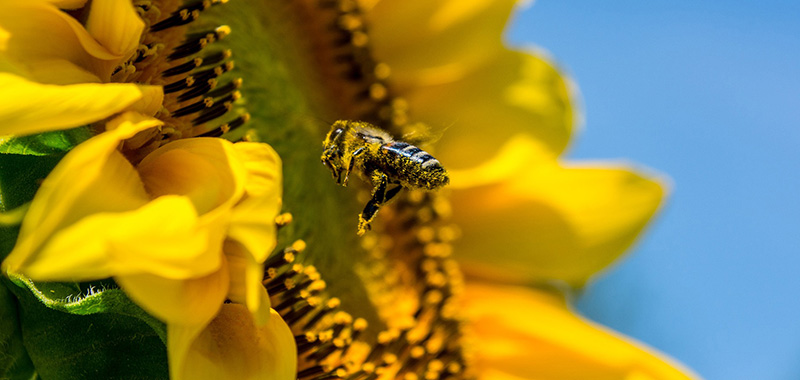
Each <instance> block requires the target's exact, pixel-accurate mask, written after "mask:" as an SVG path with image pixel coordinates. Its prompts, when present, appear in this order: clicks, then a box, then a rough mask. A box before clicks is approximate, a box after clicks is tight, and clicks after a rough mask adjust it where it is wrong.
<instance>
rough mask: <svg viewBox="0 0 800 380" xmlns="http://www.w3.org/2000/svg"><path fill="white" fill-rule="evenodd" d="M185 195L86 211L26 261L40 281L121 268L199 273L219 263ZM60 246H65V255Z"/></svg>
mask: <svg viewBox="0 0 800 380" xmlns="http://www.w3.org/2000/svg"><path fill="white" fill-rule="evenodd" d="M196 226H197V214H196V212H195V210H194V208H193V207H192V204H191V202H189V200H188V199H186V198H183V197H178V196H171V197H161V198H159V199H156V200H154V201H152V202H150V203H148V204H146V205H145V206H143V207H141V208H139V209H136V210H134V211H129V212H121V213H110V212H106V213H97V214H94V215H89V216H87V217H85V218H83V219H81V220H80V221H78V222H76V223H74V224H72V225H71V226H69V227H66V228H64V229H61V230H59V231H58V232H57V233H56V234H55V235H54V236H53V237H52V238H51V239H50V240H49V241H48V242H47V245H45V246H44V247H43V248H42V249H41V250H40V251H39V252H37V253H36V255H35V257H33V258H31V260H29V263H28V264H27V265H25V266H24V267H22V268H21V269H20V270H21V271H23V272H24V273H25V274H26V275H27V276H28V277H31V278H33V279H36V280H40V281H90V280H96V279H101V278H107V277H111V276H119V275H125V274H138V273H152V274H157V275H160V276H164V277H170V278H189V277H198V276H200V275H205V274H208V273H211V272H212V271H213V270H214V269H217V268H219V265H220V257H219V254H218V252H217V255H211V256H209V255H204V253H205V252H207V251H208V248H207V247H206V244H205V243H206V239H205V236H204V235H203V233H202V231H197V230H196ZM64 252H69V255H65V254H64Z"/></svg>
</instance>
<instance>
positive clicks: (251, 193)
mask: <svg viewBox="0 0 800 380" xmlns="http://www.w3.org/2000/svg"><path fill="white" fill-rule="evenodd" d="M234 149H235V150H236V152H237V153H238V155H239V157H240V159H241V160H242V162H243V163H244V167H245V169H246V171H247V185H246V187H245V196H244V198H243V199H242V200H241V201H240V202H239V203H238V204H237V205H236V207H235V208H234V209H233V215H232V217H231V222H230V223H231V224H230V227H229V229H228V236H229V237H230V238H231V239H234V240H236V241H238V242H239V243H240V244H242V245H243V246H244V247H245V248H246V249H247V251H248V252H249V254H250V255H251V256H252V258H253V259H254V260H255V261H256V262H259V263H263V262H264V260H266V259H267V256H269V254H270V253H271V252H272V250H273V249H274V248H275V244H276V240H275V233H276V226H275V217H277V216H278V214H279V213H280V211H281V194H282V189H283V183H282V176H283V175H282V168H281V159H280V157H279V156H278V153H276V152H275V150H274V149H272V148H271V147H270V146H269V145H266V144H260V143H248V142H241V143H237V144H234Z"/></svg>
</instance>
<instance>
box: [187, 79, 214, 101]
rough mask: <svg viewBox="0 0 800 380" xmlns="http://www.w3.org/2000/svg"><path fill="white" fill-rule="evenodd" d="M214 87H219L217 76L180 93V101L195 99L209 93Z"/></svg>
mask: <svg viewBox="0 0 800 380" xmlns="http://www.w3.org/2000/svg"><path fill="white" fill-rule="evenodd" d="M214 87H217V79H216V78H212V79H209V80H207V81H206V82H204V83H202V84H200V85H198V86H193V87H192V88H191V89H189V90H188V91H186V92H184V93H183V94H180V95H178V101H179V102H185V101H187V100H189V99H194V98H196V97H198V96H202V95H205V94H206V93H208V91H209V90H211V89H213V88H214Z"/></svg>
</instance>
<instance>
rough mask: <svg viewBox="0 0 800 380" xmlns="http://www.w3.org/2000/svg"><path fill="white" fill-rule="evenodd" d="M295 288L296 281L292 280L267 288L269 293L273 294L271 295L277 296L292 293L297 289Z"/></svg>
mask: <svg viewBox="0 0 800 380" xmlns="http://www.w3.org/2000/svg"><path fill="white" fill-rule="evenodd" d="M295 286H296V284H295V282H294V280H292V279H291V278H290V279H288V280H286V281H284V282H281V283H278V284H275V285H273V286H271V287H269V288H267V293H268V294H271V295H275V294H278V293H282V292H286V291H291V290H292V289H294V288H295Z"/></svg>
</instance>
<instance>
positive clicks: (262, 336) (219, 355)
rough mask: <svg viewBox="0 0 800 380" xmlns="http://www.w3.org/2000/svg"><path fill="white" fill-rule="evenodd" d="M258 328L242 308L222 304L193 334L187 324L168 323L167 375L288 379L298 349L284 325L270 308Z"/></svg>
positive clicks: (178, 378) (177, 379)
mask: <svg viewBox="0 0 800 380" xmlns="http://www.w3.org/2000/svg"><path fill="white" fill-rule="evenodd" d="M271 313H272V315H271V316H270V318H269V322H268V323H267V324H266V325H264V326H262V327H258V326H256V325H255V324H254V323H253V319H252V317H251V315H250V313H249V312H248V311H247V309H246V308H245V307H243V306H241V305H237V304H225V305H223V307H222V310H220V312H219V315H217V317H216V318H214V320H213V321H212V322H211V324H209V325H208V326H207V327H205V329H202V331H200V332H198V331H197V330H198V329H197V328H196V327H192V326H177V325H176V326H173V325H170V326H168V333H167V334H168V335H167V347H168V353H169V360H170V378H172V379H175V380H183V379H187V380H188V379H191V380H203V379H209V380H212V379H213V380H220V379H231V380H233V379H236V380H240V379H241V380H256V379H263V380H293V379H295V378H296V371H297V348H296V346H295V343H294V336H293V335H292V332H291V330H290V329H289V326H288V325H286V322H284V321H283V319H282V318H281V316H280V315H279V314H278V313H276V312H275V311H274V310H272V311H271Z"/></svg>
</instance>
